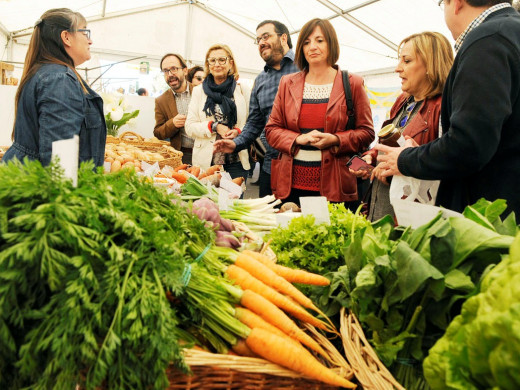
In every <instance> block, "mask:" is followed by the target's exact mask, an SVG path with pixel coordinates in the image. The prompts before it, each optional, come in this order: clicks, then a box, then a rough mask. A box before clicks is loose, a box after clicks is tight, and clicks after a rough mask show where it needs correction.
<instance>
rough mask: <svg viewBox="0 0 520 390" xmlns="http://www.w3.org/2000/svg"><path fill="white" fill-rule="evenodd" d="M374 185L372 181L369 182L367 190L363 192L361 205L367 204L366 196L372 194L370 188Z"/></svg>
mask: <svg viewBox="0 0 520 390" xmlns="http://www.w3.org/2000/svg"><path fill="white" fill-rule="evenodd" d="M373 185H374V180H372V181H371V182H370V184H369V185H368V188H367V190H366V191H365V193H364V194H363V199H361V203H366V202H367V199H368V196H369V195H370V193H371V192H372V187H373Z"/></svg>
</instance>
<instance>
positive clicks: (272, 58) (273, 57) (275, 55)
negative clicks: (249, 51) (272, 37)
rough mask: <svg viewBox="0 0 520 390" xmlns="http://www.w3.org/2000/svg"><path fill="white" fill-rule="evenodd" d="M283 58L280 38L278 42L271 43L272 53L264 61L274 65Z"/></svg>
mask: <svg viewBox="0 0 520 390" xmlns="http://www.w3.org/2000/svg"><path fill="white" fill-rule="evenodd" d="M282 58H283V47H282V44H281V43H280V39H278V42H276V44H274V45H271V54H269V56H268V57H267V58H264V61H265V63H266V64H267V65H269V66H273V65H276V64H279V63H280V61H281V60H282Z"/></svg>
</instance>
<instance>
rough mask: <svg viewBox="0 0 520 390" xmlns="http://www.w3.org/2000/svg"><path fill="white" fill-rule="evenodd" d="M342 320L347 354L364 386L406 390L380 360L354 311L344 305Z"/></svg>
mask: <svg viewBox="0 0 520 390" xmlns="http://www.w3.org/2000/svg"><path fill="white" fill-rule="evenodd" d="M340 322H341V328H340V333H341V338H342V340H343V348H344V350H345V355H346V357H347V359H348V361H349V363H350V365H351V367H352V369H353V370H354V374H355V376H356V378H357V380H358V381H359V383H361V386H362V388H363V389H365V390H394V389H397V390H406V389H405V388H404V387H403V386H401V385H400V384H399V382H397V380H396V379H395V378H394V377H393V376H392V374H391V373H390V371H388V369H387V368H386V367H385V365H384V364H383V363H382V362H381V360H379V358H378V357H377V354H376V352H375V351H374V349H373V348H372V346H371V345H370V343H369V342H368V340H367V339H366V337H365V334H364V332H363V329H362V328H361V324H360V323H359V321H358V319H357V318H356V316H355V315H354V313H352V312H351V311H349V312H348V313H347V311H346V310H345V308H344V307H343V308H341V312H340ZM367 358H368V359H369V361H367Z"/></svg>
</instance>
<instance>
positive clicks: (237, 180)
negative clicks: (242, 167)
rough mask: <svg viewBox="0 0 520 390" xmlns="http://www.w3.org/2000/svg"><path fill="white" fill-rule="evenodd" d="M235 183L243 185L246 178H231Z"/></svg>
mask: <svg viewBox="0 0 520 390" xmlns="http://www.w3.org/2000/svg"><path fill="white" fill-rule="evenodd" d="M231 181H232V182H233V183H235V184H238V185H239V186H241V185H242V183H243V182H244V178H243V177H235V178H234V179H233V180H231Z"/></svg>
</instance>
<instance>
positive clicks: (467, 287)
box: [444, 269, 475, 292]
mask: <svg viewBox="0 0 520 390" xmlns="http://www.w3.org/2000/svg"><path fill="white" fill-rule="evenodd" d="M444 279H445V283H446V287H448V288H451V289H452V290H460V291H465V292H471V291H473V290H474V289H475V284H474V283H473V282H472V281H471V278H470V277H469V276H468V275H465V274H464V273H463V272H461V271H459V270H458V269H454V270H451V271H450V272H448V273H447V274H446V276H445V277H444Z"/></svg>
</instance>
